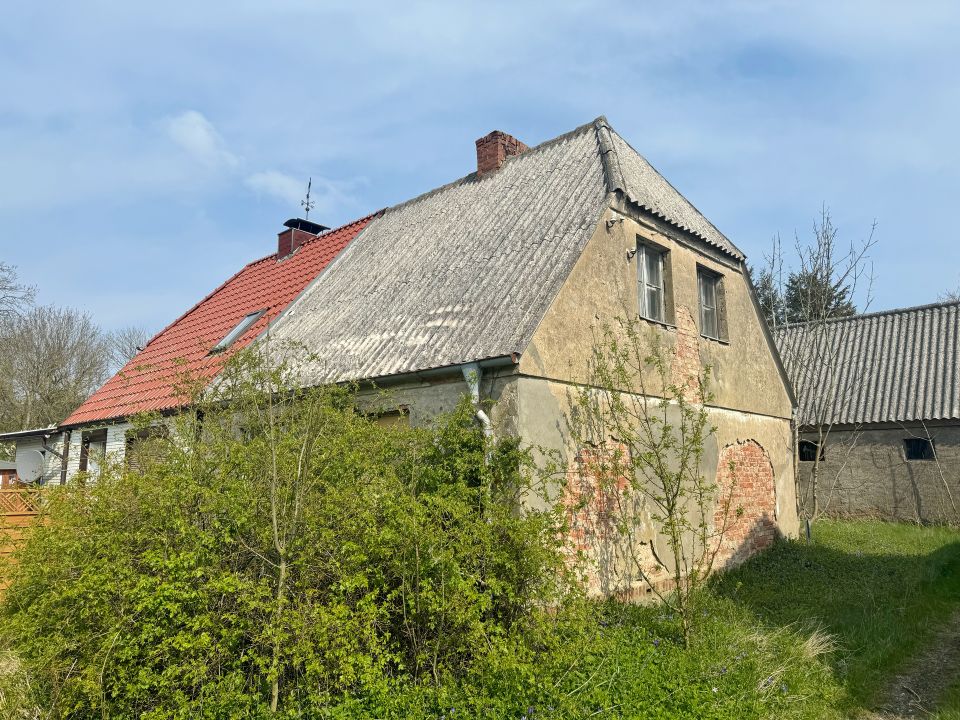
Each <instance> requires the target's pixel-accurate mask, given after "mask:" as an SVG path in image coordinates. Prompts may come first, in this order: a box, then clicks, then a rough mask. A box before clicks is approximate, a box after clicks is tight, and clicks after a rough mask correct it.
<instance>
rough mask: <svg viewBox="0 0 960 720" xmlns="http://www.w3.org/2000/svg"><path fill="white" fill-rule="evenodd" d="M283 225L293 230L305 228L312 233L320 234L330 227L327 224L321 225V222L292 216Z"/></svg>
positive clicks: (305, 230) (304, 229)
mask: <svg viewBox="0 0 960 720" xmlns="http://www.w3.org/2000/svg"><path fill="white" fill-rule="evenodd" d="M283 226H284V227H288V228H290V229H291V230H303V231H304V232H308V233H310V234H311V235H319V234H320V233H322V232H323V231H324V230H329V229H330V228H328V227H327V226H326V225H321V224H320V223H315V222H312V221H310V220H304V219H303V218H290V219H289V220H287V221H286V222H285V223H284V224H283Z"/></svg>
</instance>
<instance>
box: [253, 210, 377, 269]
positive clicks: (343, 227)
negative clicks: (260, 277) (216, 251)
mask: <svg viewBox="0 0 960 720" xmlns="http://www.w3.org/2000/svg"><path fill="white" fill-rule="evenodd" d="M386 210H387V208H381V209H380V210H377V211H376V212H372V213H370V214H369V215H364V216H363V217H361V218H357V219H356V220H351V221H350V222H348V223H344V224H343V225H340V226H339V227H335V228H331V229H329V230H325V231H324V232H322V233H320V234H319V235H314V236H313V237H312V238H310V239H308V240H304V241H303V242H302V243H300V245H299V247H304V246H305V245H310V244H311V243H315V242H317V241H318V240H323V239H324V238H326V237H329V236H331V235H333V234H335V233H338V232H340V231H341V230H346V229H347V228H349V227H353V226H354V225H357V224H359V223H362V222H369V221H370V220H373V218H375V217H379V216H380V215H383V213H384V212H386ZM278 254H279V253H270V254H269V255H264V256H263V257H262V258H258V259H256V260H251V261H250V262H248V263H247V264H246V265H244V266H243V267H244V269H246V268H248V267H250V266H252V265H258V264H259V263H262V262H266V261H267V260H272V259H275V258H276V257H277V255H278ZM285 257H289V256H285ZM241 272H243V270H241Z"/></svg>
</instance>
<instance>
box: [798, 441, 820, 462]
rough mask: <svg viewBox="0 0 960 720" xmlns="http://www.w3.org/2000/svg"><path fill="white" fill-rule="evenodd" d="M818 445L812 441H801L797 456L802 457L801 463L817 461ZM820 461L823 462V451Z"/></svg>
mask: <svg viewBox="0 0 960 720" xmlns="http://www.w3.org/2000/svg"><path fill="white" fill-rule="evenodd" d="M818 449H819V448H818V447H817V444H816V443H815V442H811V441H810V440H801V441H800V442H799V443H798V444H797V455H799V456H800V462H813V461H814V460H816V459H817V450H818ZM820 459H821V460H823V450H822V449H820Z"/></svg>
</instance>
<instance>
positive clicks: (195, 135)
mask: <svg viewBox="0 0 960 720" xmlns="http://www.w3.org/2000/svg"><path fill="white" fill-rule="evenodd" d="M165 125H166V130H167V134H168V135H169V136H170V139H171V140H173V141H174V142H175V143H176V144H177V145H179V146H180V147H181V148H183V149H184V150H185V151H186V152H187V153H189V154H190V155H191V156H193V157H194V158H196V159H197V160H199V161H200V162H201V163H203V164H204V165H206V166H207V167H209V168H217V167H228V168H231V167H236V166H237V165H239V164H240V160H239V158H238V157H237V156H236V155H234V154H233V153H231V152H230V151H229V150H227V146H226V143H225V142H224V141H223V138H222V137H220V133H218V132H217V129H216V128H215V127H214V126H213V123H211V122H210V121H209V120H207V118H205V117H204V116H203V114H201V113H199V112H197V111H196V110H187V111H186V112H182V113H180V114H179V115H175V116H174V117H171V118H167V120H166V123H165Z"/></svg>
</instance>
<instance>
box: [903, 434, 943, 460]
mask: <svg viewBox="0 0 960 720" xmlns="http://www.w3.org/2000/svg"><path fill="white" fill-rule="evenodd" d="M911 447H913V448H917V447H922V448H923V449H922V450H920V452H919V455H915V457H910V456H911V450H910V448H911ZM903 459H904V460H906V461H907V462H930V461H931V460H936V459H937V447H936V444H935V443H934V441H933V438H924V437H908V438H904V439H903Z"/></svg>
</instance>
